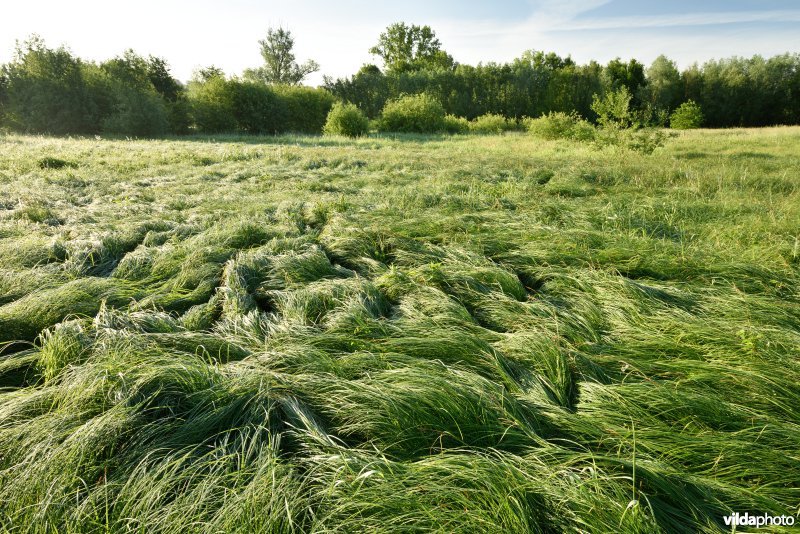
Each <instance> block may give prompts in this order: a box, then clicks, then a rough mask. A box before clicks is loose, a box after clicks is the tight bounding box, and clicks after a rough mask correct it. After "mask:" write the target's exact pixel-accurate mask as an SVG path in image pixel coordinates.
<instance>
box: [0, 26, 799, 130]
mask: <svg viewBox="0 0 800 534" xmlns="http://www.w3.org/2000/svg"><path fill="white" fill-rule="evenodd" d="M259 46H260V49H261V55H262V57H263V60H264V63H263V65H261V66H259V67H256V68H253V69H247V70H245V71H244V72H243V73H242V75H241V76H226V75H225V73H224V72H222V70H221V69H218V68H216V67H213V66H212V67H207V68H203V69H199V70H198V71H197V72H195V74H194V75H193V77H192V80H190V81H189V82H188V83H186V84H184V83H181V82H180V81H178V80H176V79H175V78H174V76H172V74H171V73H170V70H169V66H168V64H167V62H166V60H164V59H163V58H159V57H154V56H150V57H143V56H140V55H138V54H136V53H135V52H134V51H132V50H129V51H127V52H125V53H124V54H123V55H121V56H119V57H116V58H113V59H110V60H107V61H104V62H101V63H96V62H91V61H84V60H82V59H80V58H78V57H76V56H75V55H74V54H72V53H71V52H70V51H69V50H68V49H66V48H64V47H59V48H50V47H48V46H47V45H46V44H45V43H44V41H42V40H41V39H40V38H38V37H32V38H31V39H29V40H27V41H25V42H24V43H21V44H18V46H17V49H16V52H15V56H14V58H13V59H12V60H11V61H10V62H9V63H8V64H6V65H3V66H2V67H0V127H2V128H6V129H11V130H15V131H22V132H34V133H51V134H97V133H113V134H123V135H133V136H141V137H148V136H149V137H155V136H160V135H166V134H185V133H191V132H200V133H217V132H243V133H280V132H288V131H291V132H302V133H320V132H321V131H322V129H323V127H324V125H325V121H326V117H327V116H328V113H329V111H330V110H331V108H332V107H333V105H334V103H335V102H337V101H339V102H343V103H346V104H351V105H353V106H355V107H356V108H358V109H359V110H360V111H362V112H363V113H364V114H365V115H366V116H367V117H368V118H370V119H373V120H374V121H378V120H379V119H380V118H381V116H382V113H383V111H384V109H385V108H386V106H387V104H389V103H391V102H393V101H397V100H398V99H399V98H400V97H402V96H403V95H416V94H425V95H427V96H429V97H431V98H432V99H434V100H436V101H437V102H438V103H440V104H441V106H442V108H443V109H444V112H445V113H446V114H447V115H449V116H453V117H458V118H462V119H467V120H473V119H476V118H478V117H483V116H487V115H497V116H502V117H505V118H506V119H510V120H511V121H517V122H521V121H523V120H524V119H525V118H536V117H540V116H543V115H547V114H550V113H553V112H563V113H571V114H572V113H574V114H577V115H579V116H580V117H582V118H583V119H586V120H588V121H590V122H597V121H598V118H599V117H598V114H597V113H596V110H595V107H594V106H593V104H594V103H595V102H596V99H597V98H598V97H600V98H603V97H605V96H606V95H609V94H613V93H618V92H620V91H621V90H623V89H624V91H625V93H626V94H629V95H630V109H631V113H633V114H634V115H635V116H636V119H637V122H638V123H640V124H648V125H652V126H668V125H669V121H670V117H671V116H673V115H674V112H675V110H676V109H679V108H680V107H681V105H682V104H684V103H687V102H691V103H692V105H693V106H695V107H696V109H697V111H698V117H702V120H703V125H704V126H707V127H732V126H767V125H775V124H800V54H789V53H787V54H783V55H778V56H774V57H771V58H763V57H761V56H753V57H751V58H741V57H732V58H728V59H721V60H712V61H708V62H706V63H704V64H702V65H698V64H695V65H692V66H691V67H689V68H686V69H684V70H682V71H681V70H679V69H678V67H677V66H676V64H675V63H674V62H673V61H671V60H669V59H668V58H667V57H665V56H659V57H658V58H657V59H656V60H655V61H653V63H652V64H651V65H649V66H647V67H646V66H645V65H644V64H642V63H640V62H639V61H637V60H635V59H631V60H628V61H623V60H621V59H614V60H612V61H610V62H608V63H607V64H605V65H601V64H600V63H598V62H596V61H590V62H589V63H587V64H583V65H580V64H577V63H576V62H575V61H573V60H572V58H571V57H569V56H567V57H561V56H559V55H557V54H554V53H545V52H542V51H534V50H531V51H526V52H524V53H523V54H521V55H520V57H518V58H516V59H514V60H513V61H511V62H508V63H486V64H478V65H474V66H473V65H465V64H459V63H457V62H456V61H454V59H453V57H452V56H451V55H450V54H449V53H447V52H446V51H445V50H444V49H443V48H442V44H441V42H440V41H439V39H438V38H437V37H436V34H435V32H433V30H431V28H430V27H428V26H416V25H406V24H404V23H397V24H393V25H391V26H389V27H388V28H387V29H386V31H385V32H383V33H382V34H381V35H380V37H379V39H378V42H377V44H376V45H375V46H374V47H372V48H371V49H370V52H371V53H372V54H374V55H375V56H376V57H377V58H378V59H379V60H380V63H381V64H380V66H379V65H376V64H369V65H364V66H363V67H362V68H361V69H360V70H359V71H358V72H356V73H355V74H353V75H352V76H349V77H344V78H339V79H332V78H329V77H324V82H323V84H322V86H321V87H318V88H311V87H306V86H303V85H301V83H302V81H303V80H304V79H305V77H306V76H307V75H308V74H310V73H312V72H315V71H317V70H318V69H319V65H318V64H317V63H316V62H314V61H306V62H305V63H302V64H300V63H298V62H297V61H296V59H295V56H294V54H293V46H294V39H293V37H292V35H291V33H290V32H289V31H288V30H285V29H282V28H278V29H270V30H269V31H268V32H267V35H266V38H265V39H264V40H261V41H259ZM700 111H701V112H700ZM384 122H386V121H384Z"/></svg>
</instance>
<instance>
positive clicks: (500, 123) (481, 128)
mask: <svg viewBox="0 0 800 534" xmlns="http://www.w3.org/2000/svg"><path fill="white" fill-rule="evenodd" d="M512 128H513V125H512V124H511V123H509V122H508V119H506V118H505V117H504V116H502V115H497V114H494V113H487V114H485V115H481V116H480V117H478V118H477V119H475V120H474V121H472V122H470V123H469V130H470V131H471V132H474V133H481V134H499V133H503V132H505V131H506V130H510V129H512Z"/></svg>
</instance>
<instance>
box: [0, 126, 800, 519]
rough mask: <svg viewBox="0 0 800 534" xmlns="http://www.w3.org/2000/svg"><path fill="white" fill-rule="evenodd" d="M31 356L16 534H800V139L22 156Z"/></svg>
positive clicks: (46, 151)
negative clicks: (769, 526) (737, 518)
mask: <svg viewBox="0 0 800 534" xmlns="http://www.w3.org/2000/svg"><path fill="white" fill-rule="evenodd" d="M0 343H2V346H3V351H2V354H0V387H2V388H3V389H0V529H2V531H5V532H14V533H16V532H52V533H56V532H58V533H69V532H75V533H78V532H80V533H87V532H128V531H130V532H142V533H154V532H170V533H172V532H174V533H181V534H186V533H192V532H207V533H218V532H242V533H246V532H312V531H313V532H342V533H350V532H427V531H431V530H432V531H439V532H447V533H451V532H464V533H472V532H496V533H515V532H641V533H652V532H661V531H663V532H679V533H685V532H724V531H728V532H730V531H731V527H725V525H724V523H723V516H725V515H727V514H729V513H731V512H737V511H738V512H742V513H744V512H749V513H751V514H752V513H769V514H770V515H782V514H785V515H796V514H798V513H800V359H799V357H800V127H795V128H772V129H763V130H727V131H693V132H686V133H683V134H681V135H680V136H679V137H676V138H674V139H671V140H670V141H669V142H668V143H667V145H666V146H665V147H664V148H662V149H659V150H657V151H656V152H655V153H654V154H652V155H640V154H636V153H632V152H625V151H619V150H616V151H615V150H611V149H603V150H600V149H596V148H592V147H591V146H589V145H581V144H574V143H570V142H555V141H554V142H546V141H541V140H537V139H535V138H533V137H530V136H527V135H521V134H511V135H506V136H486V137H480V136H465V137H452V138H447V137H441V138H440V137H432V138H431V137H428V138H422V137H419V138H417V137H403V138H391V137H387V138H365V139H361V140H356V141H348V140H344V139H336V138H319V137H278V138H218V139H216V140H214V139H208V138H186V139H178V140H173V141H129V140H104V139H95V138H87V139H59V138H41V137H24V136H14V135H6V136H0ZM790 530H791V529H787V532H788V531H790ZM739 531H741V529H739Z"/></svg>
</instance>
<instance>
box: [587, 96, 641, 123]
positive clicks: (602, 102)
mask: <svg viewBox="0 0 800 534" xmlns="http://www.w3.org/2000/svg"><path fill="white" fill-rule="evenodd" d="M632 98H633V96H632V95H631V93H630V91H628V88H627V87H625V86H622V87H620V88H619V89H617V90H616V91H611V92H608V93H606V94H605V95H603V97H602V98H601V97H600V96H599V95H596V94H595V95H592V111H594V112H595V113H597V124H599V125H600V127H601V128H606V129H608V128H617V129H623V128H630V127H631V126H633V125H634V124H633V123H634V116H633V114H632V113H631V108H630V104H631V99H632Z"/></svg>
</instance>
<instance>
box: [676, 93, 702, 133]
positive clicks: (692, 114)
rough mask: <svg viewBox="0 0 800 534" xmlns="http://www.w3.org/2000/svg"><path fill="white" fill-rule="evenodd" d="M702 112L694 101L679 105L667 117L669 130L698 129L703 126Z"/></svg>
mask: <svg viewBox="0 0 800 534" xmlns="http://www.w3.org/2000/svg"><path fill="white" fill-rule="evenodd" d="M703 120H704V118H703V110H702V109H700V106H699V105H698V104H697V103H696V102H695V101H694V100H689V101H687V102H684V103H683V104H681V105H680V106H679V107H678V109H676V110H675V111H674V112H673V113H672V115H670V117H669V124H670V127H671V128H674V129H676V130H689V129H692V128H700V127H701V126H702V125H703Z"/></svg>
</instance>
